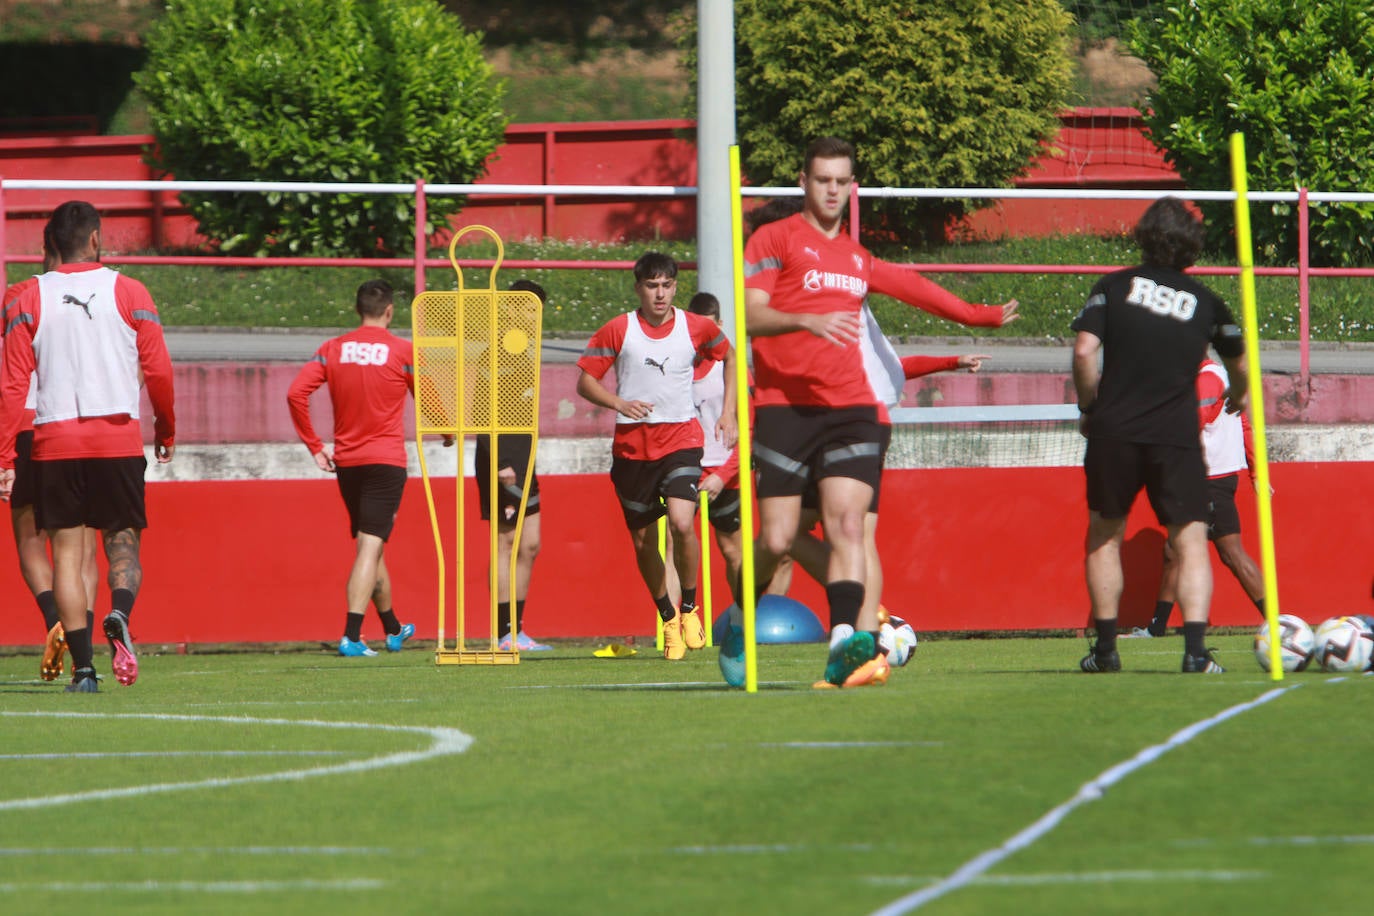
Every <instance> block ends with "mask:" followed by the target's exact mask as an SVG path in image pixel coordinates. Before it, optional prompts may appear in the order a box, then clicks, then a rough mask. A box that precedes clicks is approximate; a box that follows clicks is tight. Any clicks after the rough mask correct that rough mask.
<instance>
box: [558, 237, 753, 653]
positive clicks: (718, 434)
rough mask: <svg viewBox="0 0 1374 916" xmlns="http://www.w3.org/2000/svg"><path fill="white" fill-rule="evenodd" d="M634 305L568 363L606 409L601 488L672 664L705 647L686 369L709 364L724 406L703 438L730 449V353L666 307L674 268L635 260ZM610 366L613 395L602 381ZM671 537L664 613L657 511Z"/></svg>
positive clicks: (694, 440)
mask: <svg viewBox="0 0 1374 916" xmlns="http://www.w3.org/2000/svg"><path fill="white" fill-rule="evenodd" d="M634 275H635V294H636V295H637V296H638V297H639V308H637V309H636V310H635V311H633V312H630V313H629V314H626V315H620V316H618V317H616V318H613V319H611V320H610V321H608V322H607V323H606V324H605V325H603V326H602V327H601V328H600V329H599V330H598V331H597V332H596V333H595V334H593V335H592V338H591V340H590V341H588V343H587V349H586V351H585V352H584V353H583V354H582V357H581V359H579V360H578V361H577V365H578V368H580V369H581V370H582V373H581V375H580V376H579V378H578V380H577V393H578V394H580V395H581V396H582V397H584V398H586V399H587V400H588V401H590V402H591V403H593V404H595V405H597V406H599V407H605V408H608V409H610V410H613V411H615V413H616V424H615V436H614V439H613V441H612V445H611V482H612V484H613V485H614V486H615V491H616V496H617V498H618V499H619V500H620V509H621V513H622V514H623V515H624V518H625V525H626V527H627V528H629V530H630V539H631V541H632V543H633V544H634V550H635V561H636V564H637V566H638V568H639V574H640V577H641V578H642V579H643V580H644V584H645V586H646V587H647V588H648V589H649V594H650V596H651V597H652V598H653V600H654V605H655V607H656V608H657V609H658V613H659V617H660V618H661V619H662V620H663V654H664V657H665V658H668V659H670V660H677V659H681V658H683V657H684V656H685V655H686V650H687V649H700V648H701V647H702V646H704V645H705V644H706V634H705V630H704V628H703V626H702V622H701V618H700V616H699V615H698V614H697V613H696V583H697V575H698V572H699V569H700V563H701V543H700V540H699V539H698V537H697V533H696V525H695V518H696V509H697V483H698V481H699V480H700V478H701V457H702V449H703V445H704V440H705V437H704V435H703V432H702V428H701V425H700V424H699V423H698V422H697V416H696V408H695V406H694V404H693V402H692V382H693V368H694V366H695V364H696V363H697V361H698V360H699V359H711V360H718V361H720V363H721V365H722V369H723V372H724V382H725V395H724V407H723V410H722V412H721V416H720V419H719V420H718V421H717V423H716V426H715V428H714V429H713V430H712V435H713V437H714V438H717V439H718V441H719V442H720V443H721V444H722V445H724V446H726V447H732V446H733V445H734V444H735V435H736V427H735V377H734V372H735V370H734V360H735V356H734V348H733V347H731V346H730V342H729V340H727V339H726V337H725V334H724V332H722V331H721V330H720V329H719V328H718V327H717V326H716V324H715V322H713V321H711V320H710V319H709V318H705V317H703V316H701V315H694V314H691V313H689V312H684V311H682V310H681V309H677V308H674V307H673V297H674V296H675V295H676V293H677V262H676V261H675V260H673V259H672V258H671V257H669V256H668V255H665V254H660V253H658V252H649V253H647V254H645V255H643V256H642V257H640V259H639V260H638V261H636V262H635V267H634ZM612 369H614V370H615V376H616V390H615V391H614V392H612V391H611V390H610V389H609V388H607V387H606V385H605V383H604V381H603V379H604V378H605V376H606V374H607V373H608V372H609V371H611V370H612ZM665 514H666V515H667V517H668V526H669V528H670V529H671V531H672V538H673V564H674V566H675V568H676V571H677V575H678V580H679V581H680V582H681V583H682V585H683V590H682V604H681V607H674V606H673V602H672V599H671V598H670V596H669V592H668V579H667V573H666V570H665V568H664V565H663V558H662V557H660V556H659V553H658V545H657V536H656V528H657V525H656V522H657V521H658V519H659V518H660V517H662V516H664V515H665Z"/></svg>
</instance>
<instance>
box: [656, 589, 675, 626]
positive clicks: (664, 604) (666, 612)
mask: <svg viewBox="0 0 1374 916" xmlns="http://www.w3.org/2000/svg"><path fill="white" fill-rule="evenodd" d="M654 606H655V607H657V608H658V616H659V617H661V618H662V619H663V622H664V623H667V622H668V621H670V620H672V619H673V617H674V616H675V615H676V614H677V608H675V607H673V602H672V600H671V599H669V598H668V593H667V592H664V593H663V594H662V595H659V596H658V597H657V598H655V599H654Z"/></svg>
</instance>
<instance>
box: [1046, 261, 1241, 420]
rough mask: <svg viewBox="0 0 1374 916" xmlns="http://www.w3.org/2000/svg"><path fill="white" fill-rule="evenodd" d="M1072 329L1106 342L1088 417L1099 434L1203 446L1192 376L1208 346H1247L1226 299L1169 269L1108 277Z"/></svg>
mask: <svg viewBox="0 0 1374 916" xmlns="http://www.w3.org/2000/svg"><path fill="white" fill-rule="evenodd" d="M1071 327H1072V328H1073V330H1074V331H1087V332H1088V333H1090V334H1093V335H1096V336H1097V337H1098V338H1099V339H1100V340H1101V341H1102V347H1103V356H1102V380H1101V382H1100V383H1099V385H1098V389H1097V400H1096V401H1094V402H1093V409H1092V416H1091V419H1090V420H1089V423H1088V434H1089V435H1090V436H1092V437H1094V438H1103V439H1117V440H1122V441H1126V442H1148V443H1155V444H1163V445H1182V446H1196V445H1198V420H1197V392H1196V388H1195V380H1196V378H1197V370H1198V364H1199V363H1201V362H1202V360H1203V359H1204V358H1205V357H1206V355H1207V345H1208V344H1209V343H1210V344H1211V345H1212V346H1214V347H1216V350H1217V353H1218V354H1220V355H1221V356H1222V357H1236V356H1240V355H1241V354H1242V353H1244V352H1245V341H1244V338H1243V337H1242V336H1241V331H1240V328H1239V327H1237V326H1236V320H1235V318H1234V317H1233V316H1232V315H1231V310H1230V309H1229V308H1227V307H1226V303H1225V302H1222V301H1221V299H1220V298H1219V297H1218V296H1217V295H1216V294H1215V293H1213V292H1212V291H1211V290H1209V289H1208V288H1207V287H1205V286H1203V285H1202V284H1201V283H1199V282H1198V281H1196V280H1194V279H1193V278H1191V277H1189V276H1188V275H1187V274H1184V273H1180V272H1179V271H1177V270H1173V269H1171V268H1167V267H1151V266H1141V267H1132V268H1128V269H1126V270H1119V271H1117V272H1115V273H1112V274H1108V275H1107V276H1105V277H1103V278H1102V279H1101V280H1099V281H1097V283H1096V284H1094V286H1093V288H1092V292H1091V293H1089V294H1088V301H1087V303H1086V304H1085V305H1084V306H1083V311H1081V312H1080V313H1079V314H1078V317H1077V318H1075V319H1074V320H1073V324H1072V325H1071Z"/></svg>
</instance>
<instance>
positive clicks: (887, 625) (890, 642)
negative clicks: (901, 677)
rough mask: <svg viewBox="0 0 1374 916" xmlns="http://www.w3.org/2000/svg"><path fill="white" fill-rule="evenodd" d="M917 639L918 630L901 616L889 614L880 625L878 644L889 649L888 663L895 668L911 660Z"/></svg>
mask: <svg viewBox="0 0 1374 916" xmlns="http://www.w3.org/2000/svg"><path fill="white" fill-rule="evenodd" d="M916 641H917V640H916V631H915V630H914V629H913V628H912V626H911V624H909V623H907V622H906V621H905V620H903V619H902V618H900V617H894V616H892V615H888V618H887V620H885V621H883V623H882V625H881V626H879V627H878V645H879V646H880V647H881V648H883V649H885V650H887V663H888V664H889V665H891V666H892V667H894V668H900V667H902V666H903V665H905V664H906V663H907V662H909V661H911V653H912V652H913V651H915V649H916Z"/></svg>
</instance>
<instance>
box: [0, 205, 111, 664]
mask: <svg viewBox="0 0 1374 916" xmlns="http://www.w3.org/2000/svg"><path fill="white" fill-rule="evenodd" d="M48 236H49V233H48V232H47V231H45V232H44V233H43V269H42V271H41V272H42V273H47V272H48V271H50V270H53V269H54V268H56V267H57V266H58V265H59V264H60V263H61V259H60V258H59V257H58V256H57V252H56V251H55V250H53V245H52V242H51V241H50V240H49V238H48ZM37 284H38V277H37V275H35V276H32V277H28V278H26V279H23V280H20V281H19V282H18V283H16V284H14V285H13V286H11V287H10V288H9V289H8V290H6V291H5V298H4V299H3V300H0V301H2V302H3V303H4V309H3V311H0V334H3V333H4V331H5V328H7V327H8V326H9V323H10V322H9V319H10V306H11V305H12V304H14V303H15V302H16V301H17V300H18V298H19V294H20V293H22V292H23V291H24V290H26V289H28V288H29V287H31V286H36V285H37ZM37 404H38V377H37V375H36V374H32V375H30V382H29V395H28V398H26V399H25V401H24V419H23V423H22V424H21V426H20V429H19V435H18V437H17V438H16V439H15V443H14V449H15V455H14V489H13V492H11V493H10V527H11V528H12V529H13V531H14V547H15V551H16V552H17V553H18V554H19V574H20V575H21V576H22V577H23V579H24V584H25V585H27V586H28V587H29V592H30V593H31V594H32V595H33V600H34V603H35V604H37V605H38V610H39V613H41V614H42V615H43V628H44V630H46V631H47V634H48V635H47V638H46V640H45V641H44V645H43V656H42V658H41V659H40V661H39V664H38V674H39V677H41V678H42V679H43V680H45V681H55V680H57V678H59V677H61V676H62V670H63V668H62V656H63V654H64V653H65V652H66V650H67V635H66V631H65V630H63V628H62V620H61V619H60V618H59V616H58V613H57V595H56V593H55V592H53V578H52V559H51V558H50V557H49V556H48V538H47V535H46V534H45V533H44V532H43V531H42V530H41V529H40V528H39V527H38V526H37V524H35V522H34V508H33V500H34V484H33V470H32V467H33V464H32V455H33V419H34V414H35V408H36V406H37ZM85 540H86V547H85V560H84V561H83V563H82V570H81V579H82V582H83V583H84V584H85V586H86V628H87V629H88V630H89V629H91V628H92V627H94V626H95V611H94V610H93V609H94V607H95V594H96V590H97V583H98V580H99V577H100V570H99V568H98V567H97V566H96V562H95V551H96V544H97V543H98V542H99V540H100V539H99V537H98V536H97V532H96V531H95V530H93V529H91V528H87V529H86V532H85Z"/></svg>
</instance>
